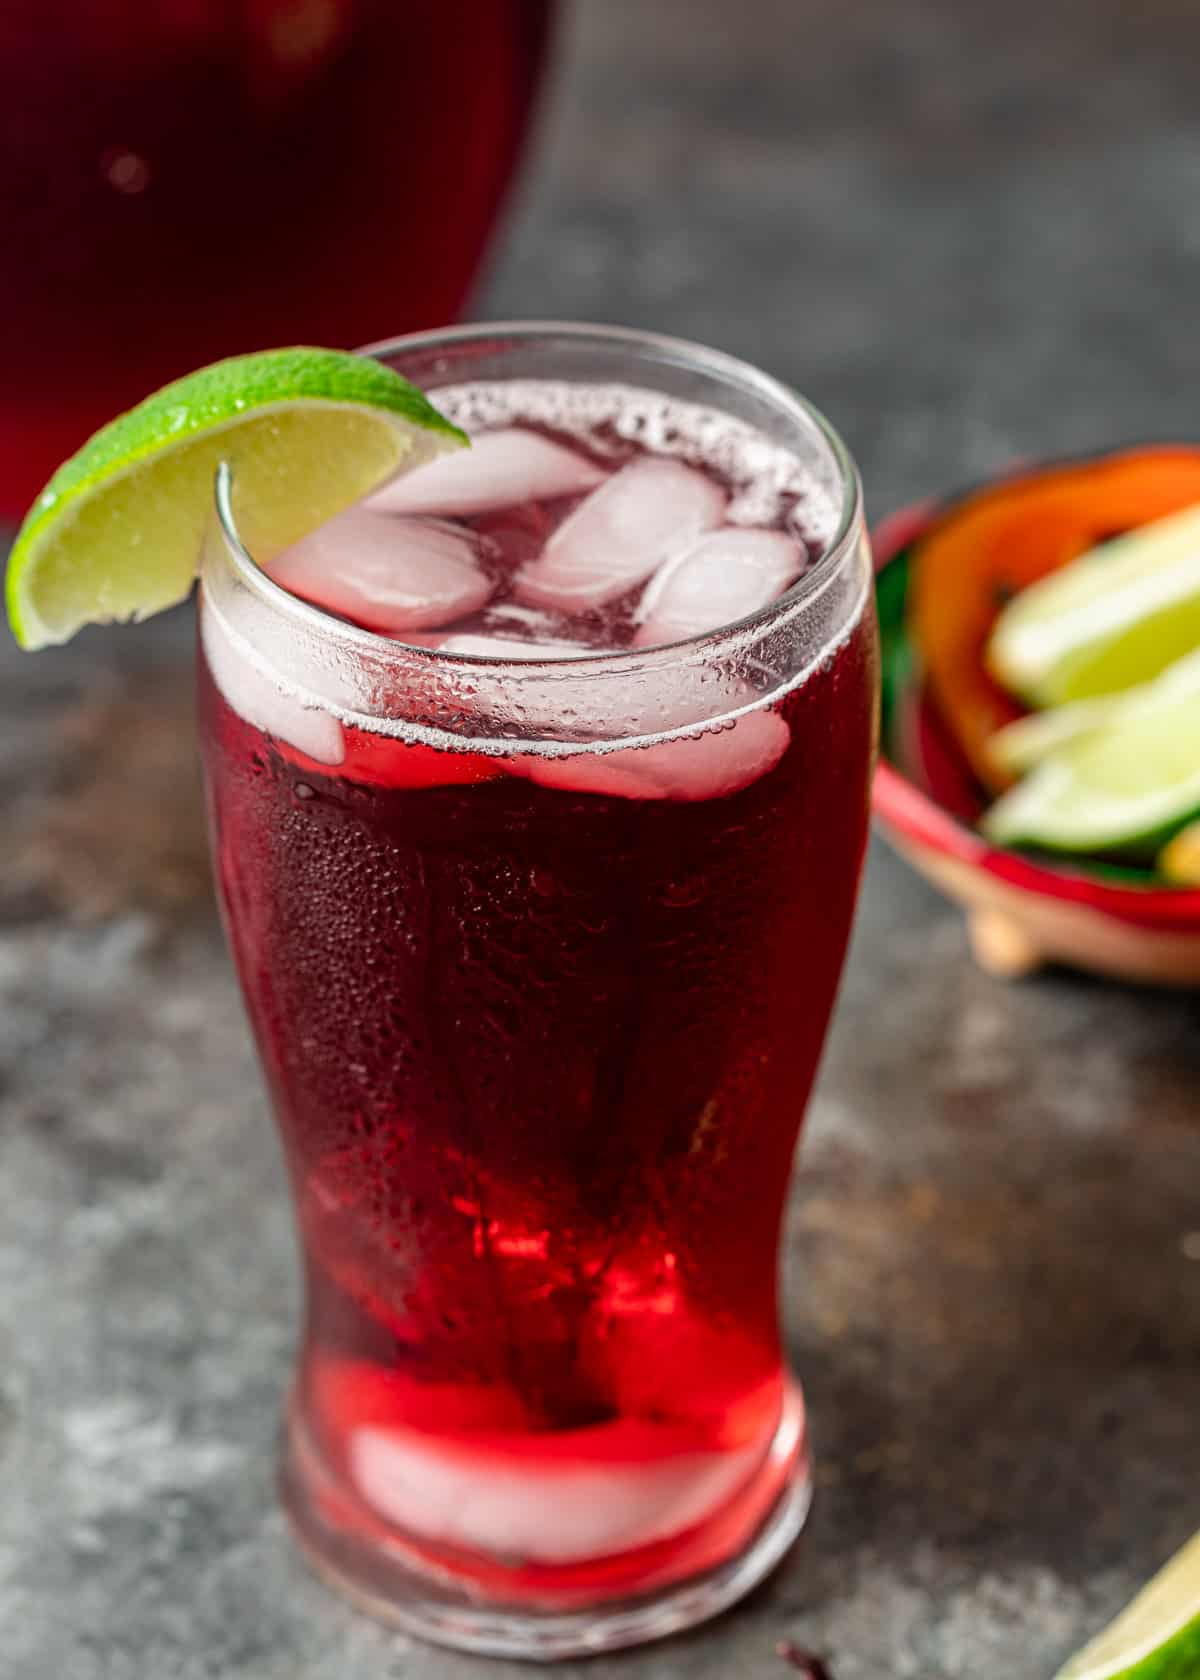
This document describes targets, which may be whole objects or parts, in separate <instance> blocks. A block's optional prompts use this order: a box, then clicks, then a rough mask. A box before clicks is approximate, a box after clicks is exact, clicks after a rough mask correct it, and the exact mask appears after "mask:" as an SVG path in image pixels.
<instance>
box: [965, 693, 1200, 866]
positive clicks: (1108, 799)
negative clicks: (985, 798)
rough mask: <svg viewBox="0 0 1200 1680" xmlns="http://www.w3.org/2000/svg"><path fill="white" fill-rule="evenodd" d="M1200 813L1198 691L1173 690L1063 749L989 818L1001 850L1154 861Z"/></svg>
mask: <svg viewBox="0 0 1200 1680" xmlns="http://www.w3.org/2000/svg"><path fill="white" fill-rule="evenodd" d="M1196 815H1200V690H1192V691H1190V692H1189V691H1188V690H1187V689H1186V688H1181V687H1176V686H1173V685H1171V684H1169V683H1163V684H1155V685H1154V692H1153V693H1149V694H1147V695H1146V696H1145V697H1144V698H1143V699H1141V700H1140V701H1139V702H1138V703H1137V704H1133V705H1127V706H1125V707H1121V708H1118V709H1116V710H1115V711H1114V713H1113V715H1112V716H1111V717H1110V718H1109V720H1108V721H1107V723H1105V724H1104V726H1103V727H1102V728H1099V729H1091V730H1089V731H1088V732H1087V733H1085V734H1082V735H1079V736H1077V737H1076V738H1075V739H1074V740H1070V741H1068V742H1067V743H1066V744H1065V745H1063V746H1060V747H1059V748H1058V749H1057V750H1056V751H1054V752H1052V753H1051V754H1050V755H1049V756H1048V757H1046V758H1044V759H1043V760H1042V761H1041V763H1040V764H1038V765H1037V766H1036V768H1035V769H1034V770H1033V771H1032V772H1031V774H1030V775H1028V776H1027V777H1026V778H1025V780H1024V781H1023V782H1019V783H1018V784H1017V786H1016V787H1015V788H1013V789H1012V790H1011V791H1010V792H1008V793H1006V794H1005V795H1004V796H1003V798H1001V799H999V800H998V801H997V802H996V804H995V805H993V806H992V807H991V809H990V810H989V811H988V812H987V813H986V814H985V815H984V818H983V822H982V827H983V831H984V833H985V834H987V835H988V836H989V837H990V838H991V839H993V840H996V841H998V842H999V843H1000V844H1002V845H1006V846H1012V845H1028V846H1042V847H1045V848H1047V849H1048V850H1051V851H1062V852H1124V853H1127V854H1128V855H1130V856H1131V857H1149V856H1152V855H1153V854H1154V853H1155V852H1156V851H1157V850H1158V848H1159V846H1161V844H1162V843H1163V841H1164V840H1165V839H1166V838H1167V837H1168V836H1169V835H1170V834H1172V833H1173V832H1174V831H1175V830H1176V829H1178V828H1180V827H1182V825H1183V824H1184V823H1185V822H1187V821H1188V820H1189V818H1191V817H1193V816H1196Z"/></svg>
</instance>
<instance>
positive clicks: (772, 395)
mask: <svg viewBox="0 0 1200 1680" xmlns="http://www.w3.org/2000/svg"><path fill="white" fill-rule="evenodd" d="M553 337H562V338H568V339H574V340H575V341H576V342H580V343H583V342H587V341H589V340H590V341H593V342H597V343H599V344H602V345H603V344H608V345H611V346H613V347H614V348H616V347H619V346H621V345H625V346H627V347H628V348H629V349H630V350H632V351H634V352H637V351H641V352H642V353H643V354H644V355H651V354H657V356H658V358H659V360H664V359H665V360H668V361H672V362H674V363H676V364H677V365H678V366H681V367H689V368H695V369H697V370H698V371H701V372H707V371H711V372H712V373H713V375H714V376H716V377H718V378H720V377H724V378H725V379H726V380H727V381H728V382H730V383H732V384H740V385H741V386H742V387H743V388H747V387H748V388H749V389H751V390H752V391H755V392H756V393H757V394H758V395H760V396H761V397H763V398H765V399H766V400H768V401H769V402H771V403H772V404H773V405H774V406H775V407H776V408H777V409H779V410H780V411H781V412H783V413H785V414H787V413H789V412H790V413H791V414H792V415H794V416H795V417H797V418H798V419H800V420H802V421H805V422H808V423H809V424H811V425H813V426H815V428H816V430H817V433H818V434H819V436H820V438H821V440H822V442H823V443H824V444H825V445H826V447H827V448H828V449H829V451H830V453H831V455H832V457H833V461H834V464H835V466H836V467H837V470H838V473H839V476H840V479H841V491H842V497H841V507H840V509H839V511H838V522H837V526H836V527H835V529H834V533H833V535H832V536H831V538H830V540H829V542H828V544H827V546H826V548H825V550H824V552H823V553H822V555H821V557H820V559H819V560H817V562H816V563H815V565H812V566H810V567H808V569H807V570H806V571H804V572H802V573H801V575H800V576H799V577H798V578H797V579H796V581H795V582H794V583H793V584H791V585H790V586H789V587H788V588H787V589H785V590H784V592H783V594H782V595H778V596H776V597H775V599H774V600H772V601H768V602H767V603H766V605H765V606H762V607H758V608H756V609H755V610H754V611H753V612H751V613H747V614H745V615H744V616H743V617H741V618H737V619H730V620H729V621H728V622H727V623H724V624H720V625H717V626H715V627H714V628H712V629H709V630H703V631H700V632H699V633H697V634H695V635H692V636H685V637H682V638H680V639H678V640H675V641H670V642H655V643H652V644H650V645H648V646H645V647H624V648H589V649H587V651H586V652H581V653H569V654H557V655H548V656H547V657H545V658H542V659H539V658H531V659H512V658H508V657H504V656H497V655H495V654H469V653H445V652H443V651H442V650H441V649H440V648H430V647H423V646H421V645H420V643H417V642H406V641H404V640H403V639H402V638H401V637H398V636H388V635H384V634H382V633H381V632H378V631H375V630H367V629H365V628H363V627H362V626H361V625H357V624H354V623H353V622H351V621H350V620H349V619H345V618H340V617H338V615H337V614H336V613H332V612H327V611H326V610H325V609H324V608H323V607H319V606H316V605H315V604H314V603H313V602H311V601H306V600H302V599H301V598H300V597H299V596H297V595H293V594H292V593H291V592H290V591H289V590H287V589H284V588H283V586H282V585H281V584H278V583H276V582H275V580H274V579H273V578H272V577H271V576H270V574H269V573H268V572H266V571H265V570H264V568H263V567H262V566H260V565H259V563H258V561H257V560H256V559H255V558H254V556H253V555H252V554H251V552H250V550H249V548H248V547H247V546H246V543H245V542H244V540H243V538H242V535H241V533H240V531H239V530H238V525H237V516H236V513H235V511H234V507H233V492H234V473H233V469H232V467H231V466H230V464H229V463H228V462H227V461H223V462H222V463H221V464H220V465H219V466H218V468H217V472H216V477H215V482H214V497H213V500H214V511H215V515H216V520H217V525H218V527H219V529H220V532H221V535H222V537H223V538H224V541H225V545H226V552H227V555H228V557H229V559H230V560H231V562H232V564H233V566H234V569H235V570H236V572H237V574H238V577H239V579H240V581H241V582H242V583H243V584H245V585H246V587H247V588H249V589H251V590H252V591H253V592H254V593H255V594H256V595H258V596H259V597H260V598H261V599H262V600H264V601H265V602H266V603H267V604H268V605H269V606H273V607H275V608H276V609H277V610H280V611H282V612H284V613H286V614H287V615H289V616H291V617H293V618H296V619H298V620H299V621H300V622H301V623H302V624H306V625H307V626H308V627H309V628H311V629H316V630H319V631H320V632H321V633H322V634H324V635H328V634H329V633H330V631H333V632H334V633H335V634H336V635H337V636H338V637H339V638H340V639H342V640H344V641H345V642H347V643H349V644H350V645H352V646H357V647H359V648H363V649H368V650H370V651H371V652H373V653H375V654H377V655H384V656H387V657H391V658H413V657H419V658H420V659H423V660H427V661H430V662H431V663H432V664H434V665H437V666H442V667H447V668H452V669H460V670H464V671H470V670H473V669H474V670H479V671H491V672H500V671H503V672H506V673H513V674H518V675H519V674H526V673H527V674H529V675H534V674H544V673H545V672H547V671H550V670H554V671H565V670H568V669H571V670H578V671H580V672H581V673H582V672H584V671H586V670H587V669H592V670H595V671H596V674H597V675H599V674H600V672H601V670H602V669H604V668H617V669H619V668H621V667H622V666H624V665H629V664H633V663H645V662H646V661H647V660H649V661H651V662H654V663H656V662H657V661H658V658H659V656H662V655H669V656H672V657H673V658H686V657H688V656H689V655H690V654H693V653H699V652H703V651H705V650H711V649H712V647H713V645H714V643H718V642H721V641H725V640H727V639H729V638H732V637H739V636H743V635H750V634H753V632H754V631H756V630H760V629H765V628H767V627H768V626H770V625H771V624H772V622H774V621H775V620H777V619H778V618H779V617H780V615H781V614H785V613H792V612H802V611H803V609H804V608H805V606H806V605H808V604H809V603H810V602H815V600H816V599H817V598H818V597H819V596H820V595H822V594H823V593H824V591H825V588H826V587H827V585H828V584H829V583H830V581H831V580H832V579H833V578H835V577H836V576H837V575H838V573H839V572H840V571H841V570H842V569H843V567H845V566H847V565H849V564H850V563H851V562H852V560H853V557H854V550H855V547H856V544H857V540H858V529H859V525H860V523H861V520H862V515H863V494H862V482H861V480H860V478H859V474H858V468H857V466H856V465H855V462H854V458H853V456H852V455H851V454H850V451H849V449H848V448H847V447H846V444H845V443H844V442H843V440H842V437H841V435H840V433H839V432H838V431H837V429H836V428H835V427H834V426H833V425H832V423H831V422H830V421H829V420H827V419H826V417H825V415H824V414H823V413H822V412H821V410H820V409H819V408H817V407H816V406H815V404H813V403H811V402H809V401H808V399H807V398H806V397H803V396H801V395H800V393H799V392H797V391H794V390H793V389H792V388H791V386H789V385H785V384H784V383H783V381H782V380H780V379H776V378H775V377H774V375H773V374H769V373H764V372H763V371H762V369H760V368H758V367H756V366H755V365H754V363H753V362H747V361H743V360H742V358H741V357H739V356H734V355H730V354H729V353H728V352H727V351H724V350H713V349H710V348H709V347H708V346H707V345H703V344H699V343H697V342H695V341H694V340H691V339H686V338H676V337H673V336H671V335H669V334H665V333H657V332H651V331H648V330H646V329H644V328H640V327H620V326H608V325H602V324H601V325H597V324H593V323H591V322H586V321H540V320H539V321H533V320H530V321H475V322H470V323H466V324H463V325H460V326H453V327H436V328H430V329H427V330H425V331H421V332H415V333H404V334H402V335H400V336H398V337H395V338H385V339H376V340H373V341H372V342H371V343H369V344H365V345H362V346H360V347H359V348H358V349H357V350H356V351H355V352H354V353H355V354H356V355H361V356H372V357H375V358H376V359H380V358H382V357H385V356H393V355H397V354H400V353H402V352H404V351H420V350H436V349H437V348H438V347H439V346H440V345H462V344H470V343H471V342H472V341H474V340H485V339H488V338H509V339H514V340H517V341H518V342H520V341H525V340H535V339H541V338H553ZM466 382H468V383H469V380H468V381H466Z"/></svg>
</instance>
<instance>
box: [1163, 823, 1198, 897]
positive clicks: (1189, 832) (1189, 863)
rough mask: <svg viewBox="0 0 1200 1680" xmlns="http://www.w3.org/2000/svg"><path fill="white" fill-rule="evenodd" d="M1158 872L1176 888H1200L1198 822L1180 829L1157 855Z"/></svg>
mask: <svg viewBox="0 0 1200 1680" xmlns="http://www.w3.org/2000/svg"><path fill="white" fill-rule="evenodd" d="M1158 872H1159V874H1160V875H1162V876H1163V877H1164V878H1165V879H1166V880H1168V881H1170V882H1171V883H1172V885H1174V886H1177V887H1200V822H1194V823H1189V824H1188V825H1187V827H1186V828H1181V829H1180V831H1179V833H1178V834H1177V835H1176V836H1175V838H1174V839H1173V840H1168V842H1167V844H1166V845H1165V846H1164V847H1163V849H1162V851H1161V852H1160V853H1159V854H1158Z"/></svg>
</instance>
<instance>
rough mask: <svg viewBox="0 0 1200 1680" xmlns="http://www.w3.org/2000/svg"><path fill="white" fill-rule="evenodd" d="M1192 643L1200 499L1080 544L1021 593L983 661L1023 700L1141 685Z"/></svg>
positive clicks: (1044, 701) (1197, 604) (1198, 627)
mask: <svg viewBox="0 0 1200 1680" xmlns="http://www.w3.org/2000/svg"><path fill="white" fill-rule="evenodd" d="M1197 646H1200V506H1198V507H1191V508H1185V509H1184V510H1183V512H1182V513H1174V514H1171V515H1170V516H1169V517H1168V518H1166V519H1157V520H1155V521H1154V522H1153V523H1152V524H1149V525H1143V526H1141V527H1140V528H1139V529H1138V530H1136V531H1131V532H1130V533H1129V534H1128V535H1127V536H1123V537H1118V538H1116V539H1115V540H1114V541H1112V542H1109V543H1104V544H1103V545H1102V546H1101V547H1099V548H1094V549H1091V550H1089V552H1088V553H1087V554H1084V555H1082V556H1081V557H1080V558H1079V559H1078V560H1075V561H1072V563H1071V564H1070V565H1069V566H1064V567H1063V568H1062V569H1061V570H1059V571H1056V572H1053V573H1051V575H1050V576H1049V577H1046V578H1043V579H1042V580H1041V581H1040V582H1038V583H1035V584H1032V585H1031V586H1030V587H1029V588H1028V589H1024V590H1022V591H1021V593H1020V594H1019V595H1017V596H1016V597H1015V598H1014V599H1013V600H1012V601H1010V602H1009V604H1008V606H1007V607H1005V609H1004V611H1003V612H1002V613H1001V614H1000V616H999V618H998V619H997V620H996V623H995V626H994V628H993V630H992V634H991V638H990V640H989V642H988V646H987V655H986V658H987V665H988V669H989V670H990V671H991V673H992V675H993V676H994V677H995V678H996V679H997V681H999V682H1001V683H1003V684H1004V686H1005V687H1006V688H1007V689H1009V690H1010V691H1011V692H1012V693H1013V694H1016V695H1019V696H1020V697H1021V698H1022V699H1023V700H1025V701H1027V702H1028V703H1029V704H1030V705H1032V706H1057V705H1062V704H1064V703H1065V702H1067V701H1073V700H1088V699H1091V698H1093V697H1094V696H1096V695H1101V694H1114V693H1117V692H1119V691H1121V690H1123V689H1126V688H1132V687H1133V686H1134V685H1135V684H1137V683H1142V682H1148V681H1150V679H1151V678H1153V677H1155V676H1157V675H1158V673H1159V672H1160V671H1162V670H1163V669H1165V667H1166V666H1168V665H1170V664H1171V663H1172V662H1173V661H1174V660H1176V659H1178V658H1179V657H1180V656H1181V655H1182V654H1185V653H1187V652H1189V651H1190V650H1191V649H1192V648H1195V647H1197Z"/></svg>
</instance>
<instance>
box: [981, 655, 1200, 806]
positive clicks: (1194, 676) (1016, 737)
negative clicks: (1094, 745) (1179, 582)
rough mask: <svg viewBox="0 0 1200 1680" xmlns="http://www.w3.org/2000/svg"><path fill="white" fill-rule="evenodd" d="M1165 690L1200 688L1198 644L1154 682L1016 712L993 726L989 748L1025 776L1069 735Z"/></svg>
mask: <svg viewBox="0 0 1200 1680" xmlns="http://www.w3.org/2000/svg"><path fill="white" fill-rule="evenodd" d="M1168 694H1177V695H1185V694H1200V648H1198V649H1196V651H1195V652H1193V653H1190V654H1187V655H1185V657H1184V658H1182V659H1177V660H1176V661H1175V663H1174V664H1173V665H1170V666H1168V668H1167V669H1166V670H1165V671H1164V672H1163V673H1162V674H1161V676H1158V677H1156V678H1155V680H1154V681H1153V682H1152V683H1142V684H1140V685H1139V686H1138V687H1137V688H1130V689H1126V690H1125V692H1124V693H1122V694H1106V695H1103V696H1101V697H1099V698H1097V699H1095V700H1076V701H1075V702H1073V703H1072V704H1070V705H1066V706H1052V707H1050V709H1049V710H1048V711H1044V712H1031V713H1030V714H1029V716H1028V717H1023V718H1018V719H1017V721H1016V722H1015V723H1010V724H1006V725H1005V727H1004V728H1003V729H1000V730H997V732H996V733H995V734H994V735H993V736H992V737H991V739H990V740H989V742H988V752H989V753H990V754H991V756H992V759H993V761H994V763H995V764H996V765H998V766H999V768H1000V769H1001V770H1004V771H1006V772H1007V773H1008V774H1009V775H1013V776H1023V775H1024V774H1025V773H1026V772H1027V771H1029V770H1032V769H1033V768H1034V767H1035V766H1036V765H1038V764H1040V763H1041V762H1042V761H1043V759H1046V758H1049V757H1050V756H1051V754H1052V753H1055V752H1057V751H1058V750H1059V749H1060V748H1062V747H1065V746H1068V745H1069V744H1070V743H1071V742H1072V741H1077V740H1079V739H1080V738H1081V737H1082V736H1084V735H1089V734H1092V733H1094V732H1095V731H1096V730H1099V729H1103V728H1105V727H1106V726H1107V725H1109V724H1111V723H1113V722H1114V721H1115V720H1117V719H1119V718H1121V717H1123V716H1126V715H1128V714H1129V713H1131V712H1133V711H1134V710H1135V709H1137V708H1141V707H1144V706H1150V707H1151V708H1153V707H1154V706H1156V705H1157V704H1158V702H1159V701H1160V699H1162V698H1165V697H1166V696H1167V695H1168Z"/></svg>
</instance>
